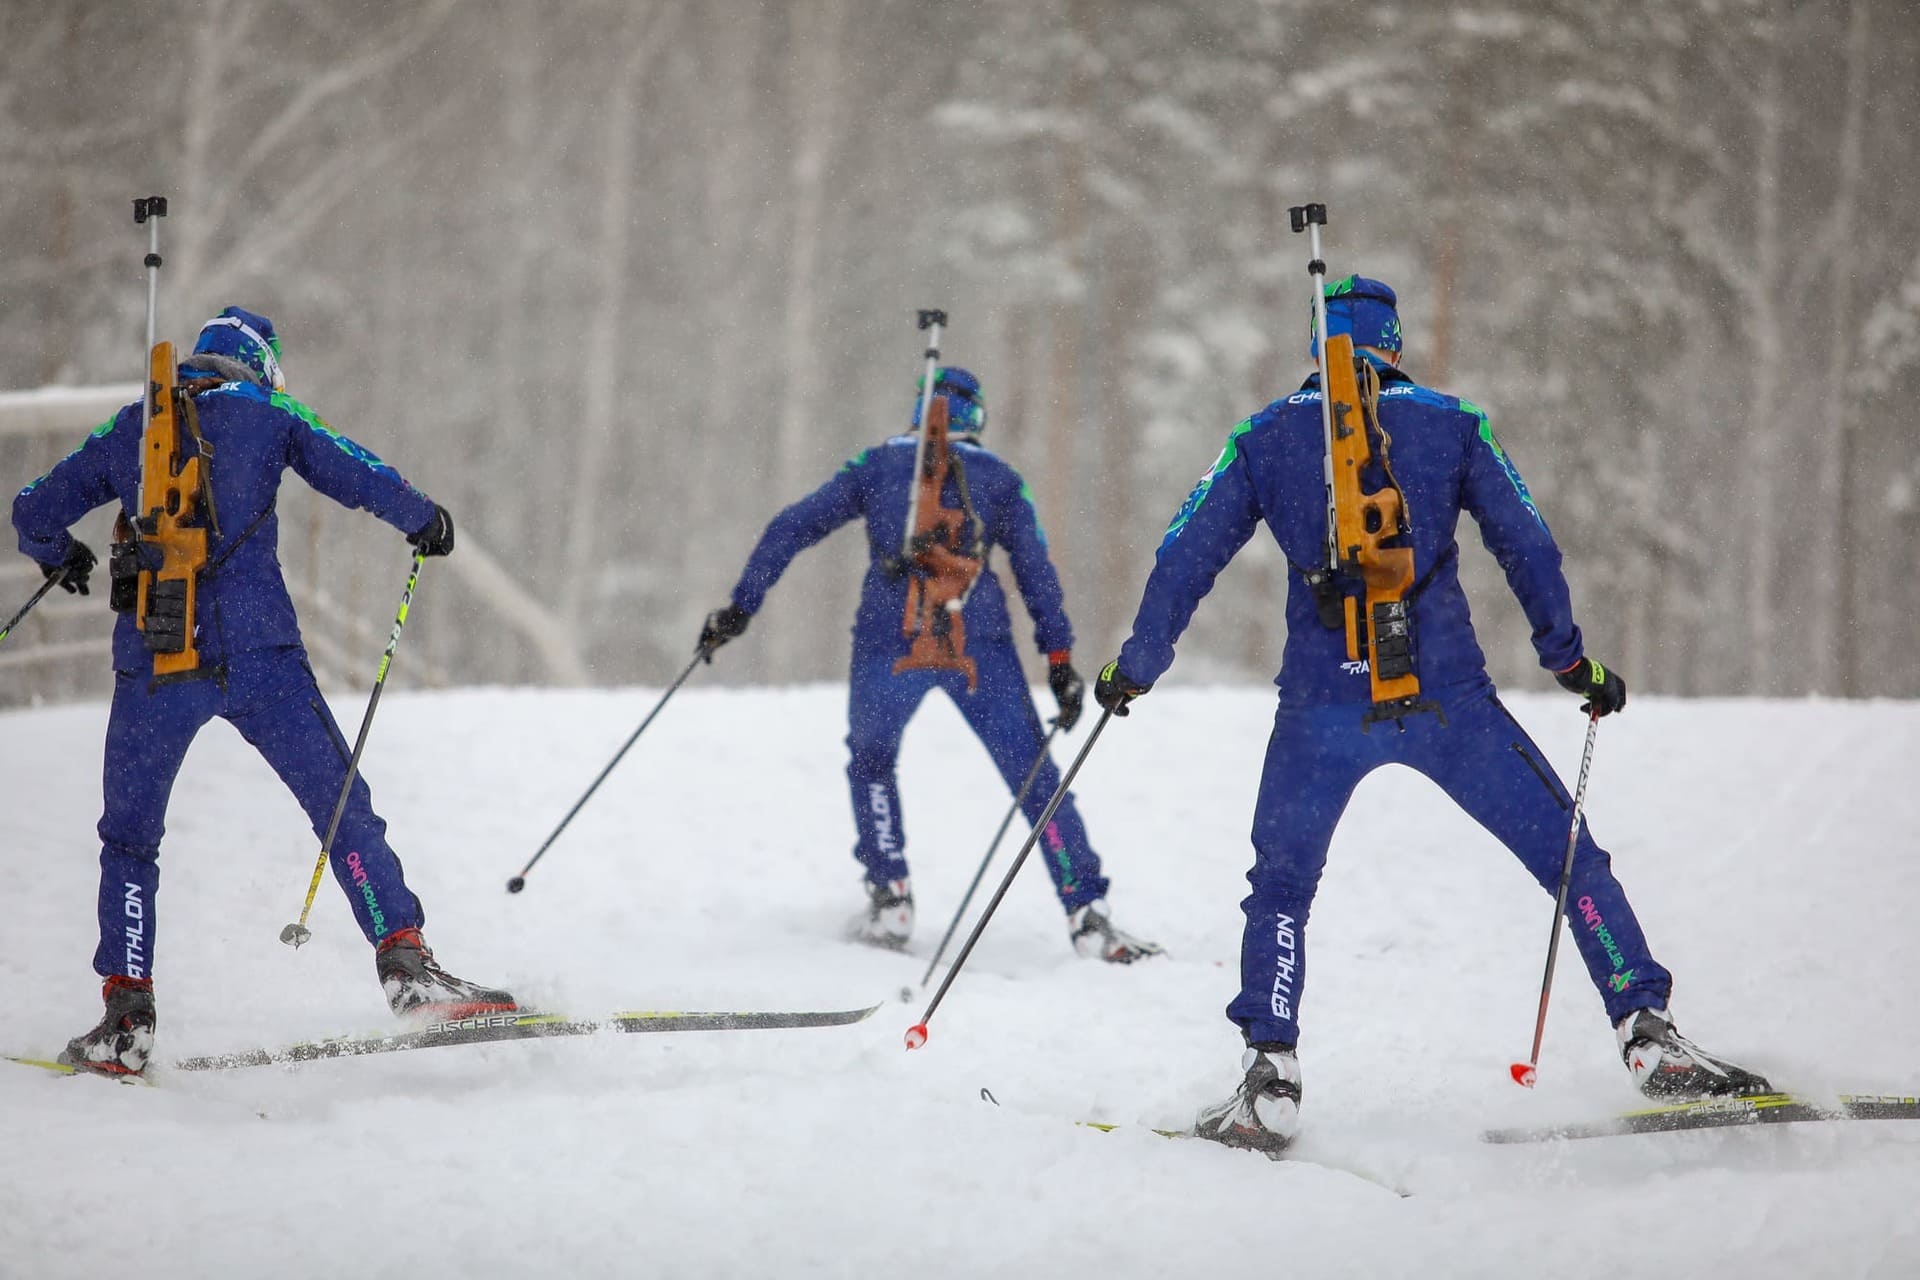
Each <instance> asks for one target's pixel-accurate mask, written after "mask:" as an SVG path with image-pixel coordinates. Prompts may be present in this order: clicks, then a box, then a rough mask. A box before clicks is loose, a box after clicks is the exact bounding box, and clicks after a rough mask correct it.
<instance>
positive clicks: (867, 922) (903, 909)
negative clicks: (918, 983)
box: [853, 880, 913, 951]
mask: <svg viewBox="0 0 1920 1280" xmlns="http://www.w3.org/2000/svg"><path fill="white" fill-rule="evenodd" d="M866 885H867V914H866V915H865V916H864V917H862V918H861V919H858V920H855V921H854V922H853V937H854V940H855V941H856V942H864V943H866V944H867V945H868V946H870V947H885V948H886V949H887V950H889V951H904V950H905V949H906V946H907V939H908V938H910V937H912V936H913V886H912V883H911V882H910V881H907V880H889V881H887V882H886V883H885V884H875V883H874V882H873V881H871V880H869V881H867V882H866Z"/></svg>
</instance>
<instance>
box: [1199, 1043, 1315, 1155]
mask: <svg viewBox="0 0 1920 1280" xmlns="http://www.w3.org/2000/svg"><path fill="white" fill-rule="evenodd" d="M1240 1065H1241V1066H1242V1067H1243V1068H1244V1069H1245V1071H1246V1076H1245V1077H1244V1078H1243V1079H1242V1080H1241V1081H1240V1087H1239V1088H1238V1089H1236V1090H1234V1094H1233V1096H1232V1097H1231V1098H1228V1099H1227V1100H1226V1101H1225V1102H1220V1103H1216V1104H1214V1105H1213V1106H1211V1107H1206V1108H1203V1109H1202V1110H1201V1112H1200V1115H1199V1117H1198V1118H1197V1119H1196V1120H1195V1121H1194V1122H1193V1135H1194V1137H1196V1138H1205V1139H1207V1140H1208V1141H1210V1142H1218V1143H1222V1144H1224V1145H1225V1146H1229V1147H1241V1148H1244V1149H1245V1150H1248V1151H1258V1152H1260V1153H1261V1154H1262V1155H1264V1156H1266V1157H1268V1158H1269V1159H1273V1160H1278V1159H1279V1158H1280V1154H1281V1153H1282V1152H1283V1151H1285V1150H1286V1149H1287V1146H1288V1144H1290V1143H1291V1142H1292V1141H1293V1136H1294V1134H1295V1133H1297V1132H1299V1129H1300V1059H1299V1058H1297V1057H1295V1056H1294V1052H1293V1046H1292V1045H1290V1044H1255V1045H1249V1046H1247V1052H1246V1054H1245V1056H1243V1057H1242V1058H1241V1059H1240Z"/></svg>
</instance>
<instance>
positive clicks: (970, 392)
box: [913, 365, 987, 436]
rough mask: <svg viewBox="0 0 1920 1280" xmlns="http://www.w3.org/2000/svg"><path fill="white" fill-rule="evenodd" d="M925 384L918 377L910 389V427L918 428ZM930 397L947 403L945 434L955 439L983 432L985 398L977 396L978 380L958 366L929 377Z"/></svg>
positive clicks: (985, 416)
mask: <svg viewBox="0 0 1920 1280" xmlns="http://www.w3.org/2000/svg"><path fill="white" fill-rule="evenodd" d="M925 382H926V375H924V374H922V375H921V377H920V379H919V383H917V384H916V385H915V387H914V392H915V394H914V397H913V425H914V426H915V427H918V426H919V425H920V396H919V392H921V391H923V390H925V387H924V386H923V385H920V384H924V383H925ZM933 390H934V393H935V394H937V395H940V396H944V397H945V398H946V401H947V430H948V431H951V432H952V433H953V434H954V435H957V436H970V435H978V434H979V433H980V432H982V431H984V430H986V428H987V398H986V396H984V395H982V394H981V392H980V379H978V378H976V377H974V376H973V375H972V374H971V373H968V372H967V371H966V370H965V369H962V368H960V367H959V366H958V365H953V366H951V367H949V368H945V369H937V370H935V371H934V375H933Z"/></svg>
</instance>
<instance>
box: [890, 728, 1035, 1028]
mask: <svg viewBox="0 0 1920 1280" xmlns="http://www.w3.org/2000/svg"><path fill="white" fill-rule="evenodd" d="M1049 723H1050V724H1051V725H1052V726H1053V727H1052V728H1050V729H1048V730H1047V737H1046V740H1045V741H1044V742H1042V743H1041V744H1040V754H1038V755H1036V756H1035V757H1034V758H1033V767H1032V768H1031V769H1028V770H1027V780H1026V781H1025V782H1023V783H1021V784H1020V790H1019V792H1018V793H1017V794H1015V796H1014V797H1013V807H1012V808H1010V809H1008V810H1007V816H1006V817H1004V818H1002V819H1001V820H1000V829H999V830H998V831H996V832H994V833H993V843H991V844H989V845H988V846H987V856H986V857H984V858H982V859H980V869H979V870H978V871H976V872H974V873H973V883H972V884H970V885H968V886H967V892H966V894H965V896H963V897H962V898H961V899H960V907H959V909H958V910H956V911H955V912H954V913H953V923H952V924H950V925H948V926H947V933H946V936H945V937H943V938H941V939H940V945H939V946H938V947H935V948H934V951H933V959H931V960H929V961H927V972H926V974H925V975H924V976H923V977H922V978H921V979H920V989H921V990H922V991H924V990H926V988H927V983H929V982H931V981H933V971H934V970H935V969H936V968H938V967H939V964H940V957H941V956H943V955H945V954H946V953H947V944H948V943H949V942H952V941H953V934H954V931H955V930H956V929H958V928H959V927H960V917H962V916H964V915H966V914H967V904H968V903H969V902H972V901H973V894H974V891H975V890H976V889H978V888H979V887H980V881H981V880H982V879H984V878H985V877H986V874H987V865H988V864H989V863H991V862H992V861H993V855H994V853H995V852H996V851H997V850H998V849H999V848H1000V839H1001V837H1002V836H1004V835H1006V834H1007V828H1008V827H1010V826H1012V825H1013V815H1014V814H1016V813H1018V812H1020V806H1021V805H1023V804H1025V803H1026V802H1027V792H1029V791H1031V790H1033V780H1034V779H1035V778H1037V777H1039V776H1040V766H1041V765H1043V764H1045V763H1046V762H1047V751H1048V749H1049V748H1051V747H1052V746H1053V740H1054V738H1055V737H1056V736H1058V734H1059V733H1060V717H1058V716H1055V717H1054V718H1053V719H1052V720H1051V721H1049Z"/></svg>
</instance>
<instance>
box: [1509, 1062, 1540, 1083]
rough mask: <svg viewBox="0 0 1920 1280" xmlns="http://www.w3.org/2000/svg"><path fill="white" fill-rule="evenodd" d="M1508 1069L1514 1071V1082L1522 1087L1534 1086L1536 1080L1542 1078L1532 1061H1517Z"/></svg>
mask: <svg viewBox="0 0 1920 1280" xmlns="http://www.w3.org/2000/svg"><path fill="white" fill-rule="evenodd" d="M1508 1070H1510V1071H1512V1072H1513V1082H1514V1083H1515V1084H1517V1085H1519V1086H1520V1087H1521V1088H1522V1089H1531V1088H1533V1085H1534V1082H1535V1081H1537V1080H1538V1079H1539V1078H1540V1073H1539V1071H1537V1070H1536V1069H1535V1068H1534V1065H1533V1064H1532V1063H1531V1062H1516V1063H1514V1064H1513V1066H1511V1067H1510V1068H1508Z"/></svg>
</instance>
